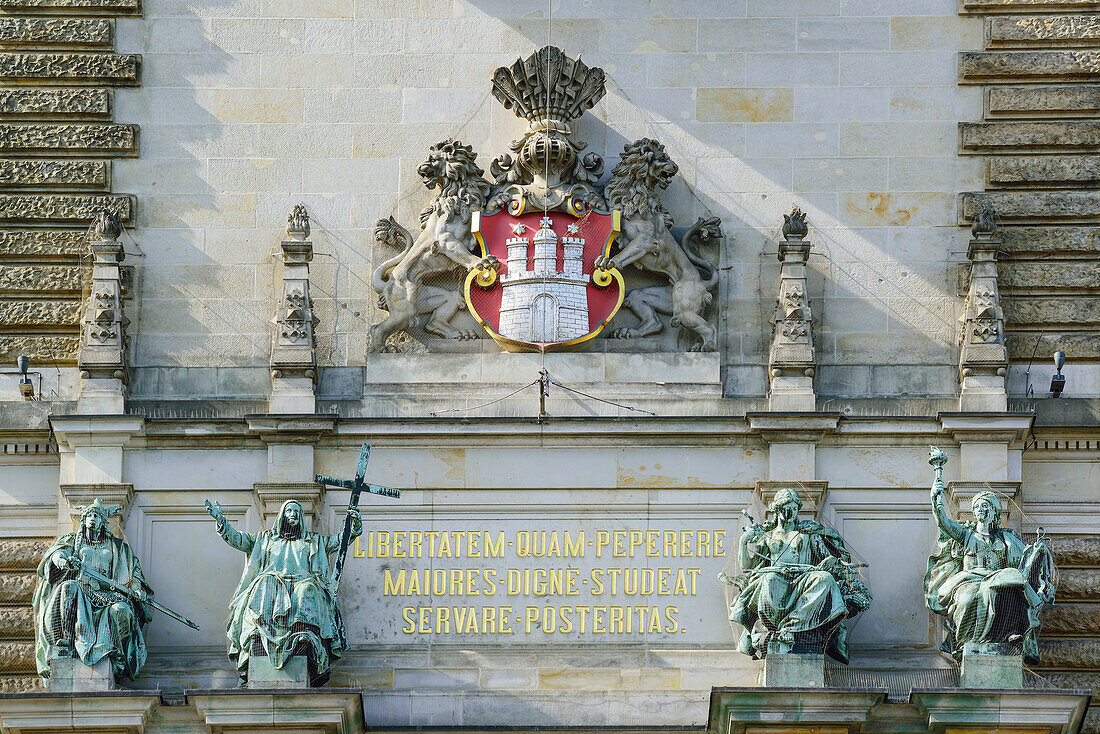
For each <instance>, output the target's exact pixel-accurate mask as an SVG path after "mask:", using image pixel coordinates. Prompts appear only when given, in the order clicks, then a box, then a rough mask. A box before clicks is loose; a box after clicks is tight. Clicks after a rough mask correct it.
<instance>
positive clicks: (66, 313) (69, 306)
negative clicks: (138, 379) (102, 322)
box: [0, 300, 80, 630]
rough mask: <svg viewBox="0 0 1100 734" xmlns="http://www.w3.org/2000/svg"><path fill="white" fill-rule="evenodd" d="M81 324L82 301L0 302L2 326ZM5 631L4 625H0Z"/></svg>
mask: <svg viewBox="0 0 1100 734" xmlns="http://www.w3.org/2000/svg"><path fill="white" fill-rule="evenodd" d="M79 323H80V301H79V300H72V301H37V300H36V301H0V325H2V326H4V327H7V328H19V327H27V326H72V327H76V326H78V325H79ZM0 630H3V625H0Z"/></svg>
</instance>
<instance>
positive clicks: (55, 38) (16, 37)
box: [0, 17, 111, 48]
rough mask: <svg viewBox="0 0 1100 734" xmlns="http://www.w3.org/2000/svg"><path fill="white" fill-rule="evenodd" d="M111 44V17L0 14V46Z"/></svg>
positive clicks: (97, 45)
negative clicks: (34, 16) (51, 16)
mask: <svg viewBox="0 0 1100 734" xmlns="http://www.w3.org/2000/svg"><path fill="white" fill-rule="evenodd" d="M39 45H62V46H87V47H92V48H94V47H105V46H110V45H111V21H109V20H107V19H105V18H14V17H5V18H0V47H15V46H39Z"/></svg>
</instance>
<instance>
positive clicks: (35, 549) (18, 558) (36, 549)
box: [0, 538, 53, 571]
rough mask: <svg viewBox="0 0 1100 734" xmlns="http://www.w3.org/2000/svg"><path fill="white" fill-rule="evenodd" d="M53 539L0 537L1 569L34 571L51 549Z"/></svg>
mask: <svg viewBox="0 0 1100 734" xmlns="http://www.w3.org/2000/svg"><path fill="white" fill-rule="evenodd" d="M52 542H53V541H52V540H49V539H46V538H42V539H41V540H39V539H32V538H4V539H0V570H4V571H33V570H34V569H36V568H38V562H39V561H40V560H42V556H43V555H45V554H46V551H47V550H49V548H50V544H51V543H52Z"/></svg>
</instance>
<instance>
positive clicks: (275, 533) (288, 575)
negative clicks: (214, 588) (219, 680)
mask: <svg viewBox="0 0 1100 734" xmlns="http://www.w3.org/2000/svg"><path fill="white" fill-rule="evenodd" d="M369 457H370V444H363V450H362V453H361V454H360V457H359V468H358V470H357V471H356V473H355V478H354V479H352V480H341V479H332V478H330V477H325V476H321V475H318V476H317V481H318V482H322V483H325V484H331V485H334V486H338V487H343V488H346V489H350V490H351V499H350V501H349V502H348V510H347V515H346V517H345V520H344V527H343V529H342V530H341V531H340V532H337V533H332V534H330V535H322V534H319V533H315V532H311V531H309V530H307V529H306V527H305V518H304V516H303V513H302V505H301V503H300V502H297V501H296V500H288V501H287V502H285V503H283V506H282V509H281V510H280V511H279V514H278V516H276V518H275V520H274V522H273V523H272V526H271V528H270V529H268V530H262V531H260V532H258V533H242V532H240V531H238V530H236V529H235V528H233V526H232V525H230V524H229V521H228V520H227V519H226V518H225V516H224V515H223V514H222V509H221V506H220V505H219V504H218V503H216V502H215V503H211V502H210V500H206V509H207V511H208V512H209V513H210V515H211V516H212V517H213V518H214V519H215V520H216V521H217V523H218V534H219V535H221V537H222V539H223V540H224V541H225V542H226V543H228V544H229V545H230V546H232V547H233V548H236V549H237V550H239V551H242V552H244V553H246V554H247V555H248V560H247V562H246V563H245V569H244V573H243V574H242V575H241V581H240V583H239V584H238V585H237V590H236V592H234V594H233V598H232V600H231V601H230V603H229V622H228V624H227V626H226V634H227V636H228V637H229V659H230V660H232V661H233V663H234V664H235V665H236V667H237V673H238V675H239V677H240V684H241V685H242V686H243V685H245V684H246V683H247V682H248V681H249V671H250V665H257V664H264V665H266V666H268V667H269V668H270V669H274V670H277V671H282V670H284V668H286V667H287V666H288V664H290V663H292V662H293V661H294V659H295V658H296V657H299V656H301V657H304V658H305V663H306V673H307V675H308V682H309V685H310V686H314V687H316V686H323V685H324V684H325V683H326V682H327V681H328V679H329V676H330V674H331V668H332V663H333V661H334V660H335V659H336V658H339V657H340V656H341V655H342V654H343V652H344V651H345V650H346V649H347V648H348V642H347V636H346V634H345V631H344V622H343V619H342V618H341V616H340V609H339V607H338V606H337V604H336V598H337V592H338V590H339V588H340V575H341V573H342V572H343V568H344V559H345V558H346V557H347V552H348V545H349V543H350V542H351V540H352V539H353V538H356V537H358V536H359V535H360V534H362V532H363V522H362V519H361V516H360V512H359V507H358V505H359V496H360V494H361V493H362V492H364V491H366V492H370V493H372V494H380V495H384V496H387V497H399V496H400V494H401V493H400V492H398V491H397V490H394V489H389V488H388V487H379V486H376V485H372V484H367V483H366V482H365V481H364V475H365V474H366V470H367V460H368V459H369ZM330 553H334V554H336V556H335V559H334V560H333V564H332V570H331V573H330V570H329V560H328V557H329V554H330ZM263 658H266V660H262V659H263ZM292 677H293V676H292Z"/></svg>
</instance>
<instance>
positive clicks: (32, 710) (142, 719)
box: [0, 691, 160, 734]
mask: <svg viewBox="0 0 1100 734" xmlns="http://www.w3.org/2000/svg"><path fill="white" fill-rule="evenodd" d="M159 703H160V698H159V697H158V696H156V695H155V694H151V693H150V692H148V691H114V692H112V693H110V694H101V695H88V696H41V695H38V696H34V695H31V696H20V695H14V696H10V695H9V696H3V697H0V724H2V725H3V731H4V734H60V733H61V732H66V733H68V734H91V733H92V732H103V734H143V732H144V731H145V727H146V726H147V725H148V724H149V721H150V719H151V718H152V716H153V712H154V710H155V709H156V708H157V705H158V704H159Z"/></svg>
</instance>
